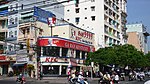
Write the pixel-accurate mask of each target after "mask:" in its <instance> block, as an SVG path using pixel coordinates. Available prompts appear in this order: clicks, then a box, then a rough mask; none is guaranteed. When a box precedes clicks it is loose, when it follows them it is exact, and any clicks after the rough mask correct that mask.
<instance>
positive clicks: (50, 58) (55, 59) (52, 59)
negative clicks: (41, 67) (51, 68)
mask: <svg viewBox="0 0 150 84" xmlns="http://www.w3.org/2000/svg"><path fill="white" fill-rule="evenodd" d="M45 62H58V60H57V58H56V57H46V58H45Z"/></svg>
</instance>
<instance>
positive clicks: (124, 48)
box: [86, 44, 147, 68]
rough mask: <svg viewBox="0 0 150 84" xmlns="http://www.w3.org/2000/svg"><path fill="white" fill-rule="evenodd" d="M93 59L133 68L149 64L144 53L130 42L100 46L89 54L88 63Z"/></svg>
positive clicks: (100, 62)
mask: <svg viewBox="0 0 150 84" xmlns="http://www.w3.org/2000/svg"><path fill="white" fill-rule="evenodd" d="M91 61H93V62H95V63H98V64H102V65H110V64H111V65H112V64H113V65H117V66H119V67H123V68H124V67H126V66H131V68H135V67H144V66H146V64H147V59H146V57H145V56H144V54H143V53H142V52H141V51H138V50H137V49H136V48H135V47H134V46H132V45H129V44H125V45H113V46H111V47H106V48H100V49H99V50H97V51H95V52H93V53H89V54H88V57H87V60H86V62H87V64H89V63H90V62H91Z"/></svg>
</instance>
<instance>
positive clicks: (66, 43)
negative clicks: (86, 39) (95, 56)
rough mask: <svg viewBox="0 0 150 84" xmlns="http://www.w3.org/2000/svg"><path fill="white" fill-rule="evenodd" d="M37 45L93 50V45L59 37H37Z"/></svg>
mask: <svg viewBox="0 0 150 84" xmlns="http://www.w3.org/2000/svg"><path fill="white" fill-rule="evenodd" d="M38 45H39V46H48V45H52V46H59V47H64V48H71V49H76V50H82V51H87V52H94V50H95V49H94V47H93V46H89V45H85V44H82V43H79V42H74V41H70V40H64V39H59V38H49V39H48V38H47V39H45V38H44V39H39V40H38Z"/></svg>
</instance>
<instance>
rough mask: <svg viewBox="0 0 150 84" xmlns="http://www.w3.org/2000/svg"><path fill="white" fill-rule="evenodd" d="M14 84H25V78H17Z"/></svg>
mask: <svg viewBox="0 0 150 84" xmlns="http://www.w3.org/2000/svg"><path fill="white" fill-rule="evenodd" d="M16 82H17V84H25V77H22V78H19V77H17V80H16Z"/></svg>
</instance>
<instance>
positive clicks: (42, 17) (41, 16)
mask: <svg viewBox="0 0 150 84" xmlns="http://www.w3.org/2000/svg"><path fill="white" fill-rule="evenodd" d="M34 16H35V17H36V19H37V20H38V21H40V22H44V23H47V19H48V18H50V17H55V15H54V14H53V13H52V12H50V11H46V10H43V9H41V8H38V7H35V6H34Z"/></svg>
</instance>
